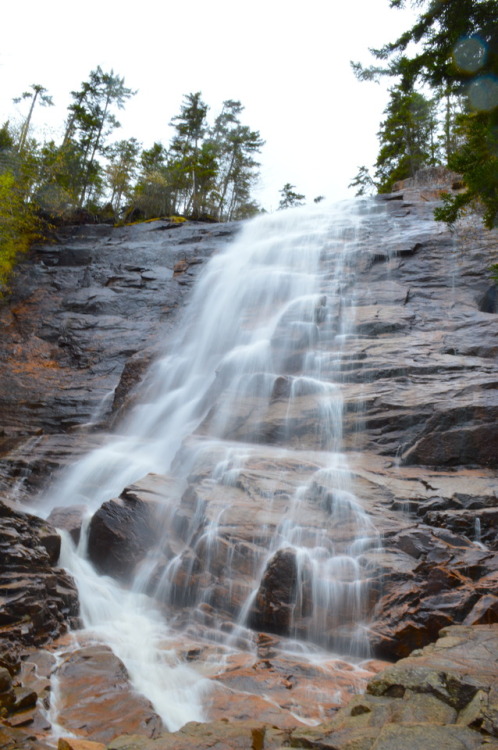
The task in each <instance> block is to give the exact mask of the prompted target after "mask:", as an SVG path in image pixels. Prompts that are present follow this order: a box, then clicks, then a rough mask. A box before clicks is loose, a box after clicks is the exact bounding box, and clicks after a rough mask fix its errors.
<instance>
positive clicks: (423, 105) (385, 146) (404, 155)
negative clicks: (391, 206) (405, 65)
mask: <svg viewBox="0 0 498 750" xmlns="http://www.w3.org/2000/svg"><path fill="white" fill-rule="evenodd" d="M384 113H385V115H386V119H385V120H384V121H383V122H382V123H381V125H380V131H379V133H378V136H379V141H380V151H379V155H378V157H377V161H376V163H375V167H376V172H375V182H376V184H377V186H378V189H379V192H381V193H386V192H389V191H390V190H391V189H392V186H393V184H394V183H395V182H397V181H398V180H403V179H405V178H406V177H413V176H414V175H415V173H416V172H417V170H419V169H420V168H421V167H423V166H427V165H434V164H437V163H438V160H437V146H436V133H435V128H436V119H435V109H434V102H432V101H430V100H428V99H426V97H425V96H423V95H422V94H419V93H417V92H416V91H410V92H408V93H405V92H404V91H403V90H402V88H401V87H400V86H395V87H393V88H392V89H391V91H390V98H389V103H388V105H387V107H386V109H385V110H384Z"/></svg>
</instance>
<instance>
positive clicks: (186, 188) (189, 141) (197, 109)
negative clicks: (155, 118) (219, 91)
mask: <svg viewBox="0 0 498 750" xmlns="http://www.w3.org/2000/svg"><path fill="white" fill-rule="evenodd" d="M207 111H208V105H207V104H205V103H204V102H203V101H202V99H201V92H200V91H197V92H196V93H195V94H187V95H186V96H184V102H183V104H182V108H181V110H180V114H178V115H176V116H175V117H173V118H172V120H171V123H170V125H172V126H173V127H174V128H175V130H176V135H175V136H174V138H173V141H172V143H171V149H170V154H171V157H172V163H171V167H172V175H174V176H175V183H176V184H175V188H176V192H177V200H178V203H179V205H181V210H182V211H183V212H184V213H189V214H191V215H192V216H193V217H194V218H195V217H198V216H199V215H200V193H199V182H200V180H201V173H202V172H204V170H205V165H202V164H201V160H200V159H199V155H200V151H201V144H202V140H203V138H204V136H205V135H206V133H207V128H208V125H207V119H206V118H207Z"/></svg>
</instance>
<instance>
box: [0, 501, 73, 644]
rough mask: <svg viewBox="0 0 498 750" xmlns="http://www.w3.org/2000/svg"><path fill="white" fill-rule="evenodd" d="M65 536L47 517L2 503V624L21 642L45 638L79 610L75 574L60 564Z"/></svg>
mask: <svg viewBox="0 0 498 750" xmlns="http://www.w3.org/2000/svg"><path fill="white" fill-rule="evenodd" d="M59 548H60V538H59V537H58V535H57V534H56V532H55V529H54V528H53V527H51V526H50V525H49V524H48V523H47V522H45V521H42V520H40V519H39V518H37V517H35V516H31V515H29V514H27V513H21V512H20V511H17V510H14V509H13V508H12V507H11V506H9V505H7V504H5V503H0V561H1V562H0V598H1V605H2V607H1V612H0V624H1V626H2V636H3V638H4V639H6V640H7V641H9V642H10V644H11V647H12V649H13V650H14V651H15V648H16V644H23V645H25V646H26V645H32V644H40V643H43V642H45V641H47V640H48V639H50V638H54V637H56V636H57V635H59V634H60V633H63V632H64V631H65V630H66V629H67V627H68V625H69V624H74V623H75V622H76V619H77V615H78V600H77V592H76V588H75V585H74V582H73V580H72V579H71V577H70V576H69V575H68V574H67V573H66V572H65V571H63V570H62V569H60V568H57V567H55V563H56V562H57V558H58V551H59Z"/></svg>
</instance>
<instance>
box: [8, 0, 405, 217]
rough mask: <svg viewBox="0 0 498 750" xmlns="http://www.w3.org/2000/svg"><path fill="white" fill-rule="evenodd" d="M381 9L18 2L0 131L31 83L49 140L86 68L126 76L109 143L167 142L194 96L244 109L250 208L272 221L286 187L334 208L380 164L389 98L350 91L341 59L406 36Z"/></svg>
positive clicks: (374, 5) (12, 7)
mask: <svg viewBox="0 0 498 750" xmlns="http://www.w3.org/2000/svg"><path fill="white" fill-rule="evenodd" d="M388 6H389V2H388V0H343V1H342V2H334V0H307V2H299V3H297V2H293V0H251V2H247V3H246V2H244V3H237V2H236V0H189V1H188V2H178V0H177V2H172V1H171V0H162V2H161V1H159V2H151V1H150V0H142V2H136V0H135V1H134V2H128V0H120V2H117V1H115V0H85V1H84V2H83V3H68V2H67V0H44V2H40V0H25V2H23V3H14V2H9V3H7V4H6V5H5V7H4V8H2V31H3V33H2V45H1V47H0V81H1V86H0V91H1V94H2V95H1V98H0V99H1V101H0V121H1V122H3V121H5V120H6V119H8V118H9V117H10V119H11V120H12V121H15V119H16V118H18V119H19V118H20V117H22V116H23V115H25V114H26V112H27V107H28V104H27V103H26V102H23V103H22V104H20V105H14V104H13V103H12V98H13V97H15V96H18V95H19V94H21V93H22V92H23V91H24V90H26V89H27V88H29V85H30V84H32V83H35V84H41V85H43V86H45V87H46V88H47V89H48V91H49V93H50V94H51V95H52V96H53V99H54V103H55V104H56V107H52V108H50V109H41V108H39V109H38V110H37V111H36V113H35V117H34V121H33V126H34V130H33V133H32V134H33V135H38V137H39V138H43V137H53V138H55V139H56V140H57V138H58V136H59V134H60V131H61V130H62V126H63V122H64V119H65V117H66V108H67V105H68V104H69V102H70V91H71V90H75V89H78V88H79V87H80V84H81V82H82V81H84V80H86V79H87V78H88V73H89V72H90V70H92V69H94V68H95V67H96V66H97V65H100V66H101V67H102V68H103V69H104V71H106V72H107V71H110V70H111V68H112V69H113V70H114V72H115V73H117V74H119V75H120V76H124V78H125V82H126V85H127V86H129V87H131V88H133V89H137V90H138V93H137V94H136V96H135V97H134V98H133V99H132V100H130V101H129V102H128V104H127V105H126V109H125V110H124V111H122V112H120V113H119V119H120V121H121V123H122V126H123V127H122V128H121V129H120V130H118V131H116V139H121V138H124V137H131V136H135V137H136V138H138V140H139V141H141V142H142V143H143V145H144V147H150V146H151V145H152V143H153V142H154V141H155V140H159V141H162V142H163V143H164V144H167V143H168V141H169V139H170V137H171V135H172V129H171V128H170V127H169V126H168V123H169V121H170V120H171V118H172V117H173V116H174V115H175V114H177V113H178V112H179V109H180V106H181V102H182V96H183V94H187V93H189V92H195V91H201V92H202V94H203V98H204V100H205V101H206V103H207V104H209V106H210V112H209V114H210V117H211V118H214V117H215V116H216V115H217V114H218V113H219V110H220V109H221V105H222V102H223V100H225V99H239V100H240V101H241V102H242V104H243V105H244V106H245V112H244V113H243V117H242V121H243V124H245V125H249V126H250V127H251V128H253V129H255V130H259V131H260V133H261V136H262V137H263V138H264V139H265V141H266V145H265V147H264V149H263V152H262V154H261V163H262V170H261V180H260V186H259V189H258V191H257V198H258V200H259V201H260V202H261V203H262V205H263V206H264V207H265V208H267V209H268V210H272V209H275V208H276V206H277V205H278V201H279V194H278V192H279V190H280V188H281V187H282V186H283V185H284V183H286V182H290V183H292V184H293V185H295V186H296V188H297V190H298V191H299V192H301V193H304V194H305V195H306V197H307V199H308V200H309V201H311V200H312V199H313V198H314V197H315V196H317V195H325V196H326V197H327V198H338V199H340V198H343V197H348V195H351V194H352V193H351V191H348V190H347V185H348V183H349V182H350V181H351V179H352V177H353V176H354V175H355V174H356V172H357V168H358V167H359V166H360V165H362V164H366V165H370V164H371V163H372V162H373V161H374V160H375V156H376V151H377V139H376V132H377V129H378V125H379V122H380V119H381V117H382V110H383V109H384V107H385V105H386V102H387V94H386V88H385V87H381V86H379V85H376V84H372V83H358V82H357V81H356V80H355V78H354V76H353V73H352V71H351V68H350V65H349V61H350V60H361V61H362V62H370V58H369V55H368V47H376V46H381V45H382V44H383V43H385V42H387V41H392V39H394V38H395V37H396V36H397V35H398V33H399V32H401V31H403V30H404V29H406V28H408V27H409V26H410V25H411V20H412V18H413V16H412V14H411V13H410V11H398V10H390V9H389V7H388Z"/></svg>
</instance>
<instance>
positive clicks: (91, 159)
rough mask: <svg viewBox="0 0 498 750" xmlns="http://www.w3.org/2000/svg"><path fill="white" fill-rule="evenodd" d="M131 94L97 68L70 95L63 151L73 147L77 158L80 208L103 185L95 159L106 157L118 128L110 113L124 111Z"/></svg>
mask: <svg viewBox="0 0 498 750" xmlns="http://www.w3.org/2000/svg"><path fill="white" fill-rule="evenodd" d="M134 94H135V92H134V91H132V90H131V89H129V88H127V87H126V86H125V85H124V78H120V77H119V76H118V75H115V73H114V71H113V70H111V72H110V73H104V72H103V70H102V69H101V68H100V66H98V67H97V68H96V69H95V70H92V71H91V73H90V76H89V80H88V81H85V82H83V83H82V84H81V89H80V90H79V91H72V92H71V95H72V97H73V102H72V104H71V105H70V106H69V108H68V109H69V117H68V121H67V124H66V132H65V135H64V141H63V149H67V148H70V147H72V148H73V149H74V146H76V149H77V150H78V151H79V154H80V161H81V171H82V187H81V191H80V195H79V199H78V204H79V205H80V206H82V205H84V203H85V201H86V200H87V199H88V198H89V197H90V195H91V194H92V193H93V194H94V197H95V194H96V193H98V190H99V188H100V187H101V184H102V179H101V177H102V174H101V173H102V167H101V165H100V164H99V162H98V161H97V156H98V155H99V154H101V155H105V154H106V139H107V138H108V136H109V135H110V133H111V132H112V131H113V130H114V129H115V128H119V127H120V123H119V122H118V120H117V119H116V117H115V115H114V113H113V112H112V109H113V108H117V109H123V108H124V105H125V102H126V100H127V99H129V98H130V97H131V96H133V95H134Z"/></svg>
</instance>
